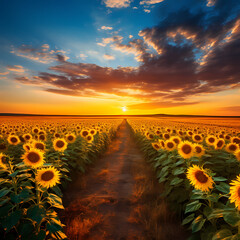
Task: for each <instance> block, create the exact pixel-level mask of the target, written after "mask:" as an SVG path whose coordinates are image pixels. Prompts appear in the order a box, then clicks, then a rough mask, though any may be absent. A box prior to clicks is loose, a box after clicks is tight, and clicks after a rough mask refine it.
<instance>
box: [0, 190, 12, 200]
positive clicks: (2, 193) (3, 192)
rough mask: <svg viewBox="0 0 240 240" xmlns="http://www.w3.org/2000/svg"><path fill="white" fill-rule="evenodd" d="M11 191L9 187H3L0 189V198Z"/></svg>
mask: <svg viewBox="0 0 240 240" xmlns="http://www.w3.org/2000/svg"><path fill="white" fill-rule="evenodd" d="M10 192H11V189H7V188H3V189H1V190H0V198H1V197H3V196H5V195H7V194H8V193H10Z"/></svg>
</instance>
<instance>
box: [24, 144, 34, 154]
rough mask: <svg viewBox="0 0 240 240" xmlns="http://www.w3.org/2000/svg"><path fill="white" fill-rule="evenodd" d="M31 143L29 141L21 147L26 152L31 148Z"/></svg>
mask: <svg viewBox="0 0 240 240" xmlns="http://www.w3.org/2000/svg"><path fill="white" fill-rule="evenodd" d="M31 147H32V145H31V144H30V143H25V144H23V149H24V150H25V151H26V152H27V151H29V150H30V149H31Z"/></svg>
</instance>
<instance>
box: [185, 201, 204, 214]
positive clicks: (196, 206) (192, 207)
mask: <svg viewBox="0 0 240 240" xmlns="http://www.w3.org/2000/svg"><path fill="white" fill-rule="evenodd" d="M201 206H202V203H200V202H199V201H194V202H191V203H189V204H187V206H186V210H185V213H188V212H195V211H197V210H198V209H199V208H200V207H201Z"/></svg>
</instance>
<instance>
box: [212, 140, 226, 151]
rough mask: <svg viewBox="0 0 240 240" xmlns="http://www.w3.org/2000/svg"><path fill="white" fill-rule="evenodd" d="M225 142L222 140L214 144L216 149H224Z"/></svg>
mask: <svg viewBox="0 0 240 240" xmlns="http://www.w3.org/2000/svg"><path fill="white" fill-rule="evenodd" d="M224 144H225V141H224V139H222V138H220V139H217V141H216V142H215V143H214V147H215V149H222V148H223V147H224Z"/></svg>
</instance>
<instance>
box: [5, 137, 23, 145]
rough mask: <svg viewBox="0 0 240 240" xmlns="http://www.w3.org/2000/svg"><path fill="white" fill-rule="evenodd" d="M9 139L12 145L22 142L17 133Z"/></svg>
mask: <svg viewBox="0 0 240 240" xmlns="http://www.w3.org/2000/svg"><path fill="white" fill-rule="evenodd" d="M7 140H8V142H9V143H10V144H11V145H18V144H19V143H20V139H19V137H18V136H17V135H10V136H9V137H8V139H7Z"/></svg>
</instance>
